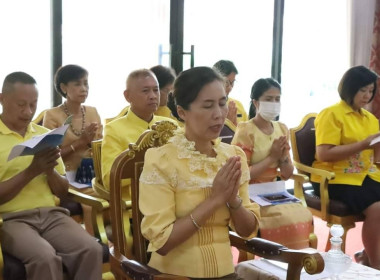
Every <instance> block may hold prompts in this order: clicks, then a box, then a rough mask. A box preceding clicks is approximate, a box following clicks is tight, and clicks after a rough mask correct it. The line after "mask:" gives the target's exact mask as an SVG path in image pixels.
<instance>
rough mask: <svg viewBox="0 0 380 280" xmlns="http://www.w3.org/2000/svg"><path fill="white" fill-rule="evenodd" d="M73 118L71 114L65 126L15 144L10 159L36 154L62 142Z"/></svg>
mask: <svg viewBox="0 0 380 280" xmlns="http://www.w3.org/2000/svg"><path fill="white" fill-rule="evenodd" d="M71 118H72V117H71V116H70V117H68V118H67V119H66V121H65V124H64V125H63V126H60V127H58V128H56V129H54V130H52V131H49V132H47V133H44V134H41V135H38V136H35V137H33V138H31V139H29V140H27V141H25V142H23V143H21V144H18V145H16V146H14V147H13V148H12V150H11V152H10V153H9V156H8V161H10V160H12V159H14V158H15V157H18V156H26V155H35V154H36V153H38V152H39V151H42V150H44V149H46V148H52V147H57V146H59V145H60V144H62V141H63V137H64V136H65V133H66V131H67V129H68V127H69V125H70V123H71Z"/></svg>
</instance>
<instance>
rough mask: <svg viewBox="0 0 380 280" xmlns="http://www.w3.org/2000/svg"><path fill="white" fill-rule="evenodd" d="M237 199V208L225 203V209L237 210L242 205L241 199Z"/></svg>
mask: <svg viewBox="0 0 380 280" xmlns="http://www.w3.org/2000/svg"><path fill="white" fill-rule="evenodd" d="M237 198H238V199H239V204H238V205H237V206H232V205H230V204H229V203H228V202H227V203H226V204H227V207H228V208H229V209H231V210H237V209H239V208H240V206H241V205H242V204H243V199H241V197H240V196H237Z"/></svg>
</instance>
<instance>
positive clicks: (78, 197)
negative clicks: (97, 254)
mask: <svg viewBox="0 0 380 280" xmlns="http://www.w3.org/2000/svg"><path fill="white" fill-rule="evenodd" d="M67 197H68V198H69V199H71V200H73V201H76V202H78V203H81V204H84V205H88V206H90V207H91V208H92V211H91V220H92V225H93V228H94V235H95V236H96V237H97V238H99V239H100V240H101V242H102V243H103V244H106V245H108V238H107V233H106V230H105V227H104V217H103V213H104V212H105V211H107V210H108V209H109V202H108V201H106V200H104V199H102V198H97V197H93V196H90V195H87V194H84V193H81V192H78V191H76V190H73V189H72V188H69V192H68V194H67Z"/></svg>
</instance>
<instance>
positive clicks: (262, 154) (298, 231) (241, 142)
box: [232, 120, 313, 249]
mask: <svg viewBox="0 0 380 280" xmlns="http://www.w3.org/2000/svg"><path fill="white" fill-rule="evenodd" d="M272 124H273V128H274V131H273V133H272V134H271V135H267V134H264V133H263V132H262V131H261V130H260V129H259V128H258V127H257V126H256V125H255V123H254V122H253V120H249V121H248V122H243V123H239V124H238V126H237V130H236V133H235V135H234V138H233V140H232V144H233V145H237V146H239V147H241V148H242V149H243V151H244V152H245V153H246V155H247V159H248V161H249V162H248V164H249V165H251V164H254V163H257V162H260V161H262V160H263V159H264V158H266V157H267V156H268V155H269V153H270V148H271V147H272V144H273V141H274V140H275V139H277V138H278V137H280V136H282V135H287V136H288V130H287V128H286V126H285V125H284V124H282V123H280V122H275V121H272ZM277 169H278V165H277V164H274V165H273V166H271V167H270V168H268V169H267V170H266V171H265V172H264V173H263V174H262V175H261V176H260V177H258V178H256V179H254V180H251V181H250V184H255V183H264V182H271V181H276V180H277ZM260 212H261V219H260V236H261V237H262V238H265V239H268V240H272V241H275V242H278V243H281V244H283V245H285V246H287V247H289V248H293V249H301V248H306V247H309V234H310V233H311V230H312V222H313V216H312V214H311V212H310V211H309V210H308V209H307V208H306V207H304V206H302V204H300V203H288V204H281V205H272V206H262V207H260Z"/></svg>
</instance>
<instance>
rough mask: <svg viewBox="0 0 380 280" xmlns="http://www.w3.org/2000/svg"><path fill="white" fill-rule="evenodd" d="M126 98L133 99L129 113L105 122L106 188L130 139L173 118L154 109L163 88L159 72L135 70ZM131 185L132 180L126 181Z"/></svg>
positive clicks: (104, 159)
mask: <svg viewBox="0 0 380 280" xmlns="http://www.w3.org/2000/svg"><path fill="white" fill-rule="evenodd" d="M124 96H125V99H126V100H127V101H128V102H129V103H130V109H129V110H128V112H127V114H126V115H125V116H123V117H121V118H118V119H115V120H113V121H111V122H109V123H107V124H106V125H105V126H104V138H103V142H102V155H101V161H102V176H103V184H104V187H105V188H106V190H108V191H109V189H110V172H111V167H112V164H113V162H114V160H115V158H116V157H117V156H118V155H119V154H121V153H122V152H123V151H124V150H126V149H128V145H129V144H130V143H135V142H136V141H137V139H138V138H139V137H140V135H141V134H142V133H143V132H144V131H145V130H147V129H149V128H151V127H152V125H153V124H154V123H156V122H158V121H162V120H168V121H172V122H174V120H172V119H170V118H166V117H161V116H156V115H154V112H156V111H157V108H158V106H159V104H160V90H159V86H158V82H157V79H156V76H155V75H154V73H153V72H152V71H151V70H148V69H141V70H135V71H133V72H132V73H130V74H129V76H128V78H127V85H126V90H125V91H124ZM123 185H129V182H127V181H126V182H125V183H123ZM123 196H124V198H125V200H130V193H129V188H125V192H124V194H123Z"/></svg>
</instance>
